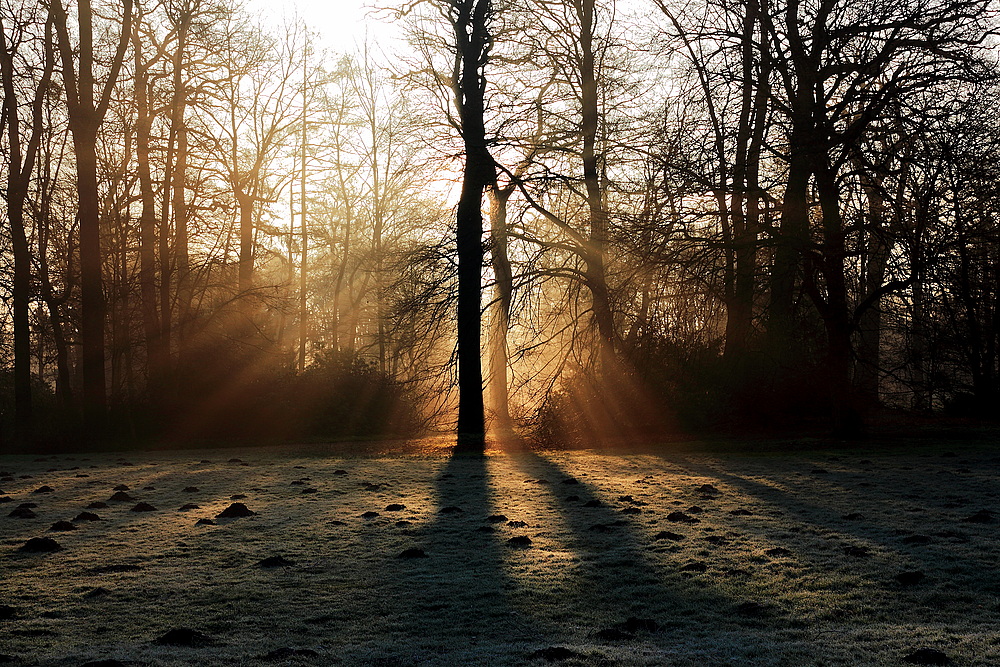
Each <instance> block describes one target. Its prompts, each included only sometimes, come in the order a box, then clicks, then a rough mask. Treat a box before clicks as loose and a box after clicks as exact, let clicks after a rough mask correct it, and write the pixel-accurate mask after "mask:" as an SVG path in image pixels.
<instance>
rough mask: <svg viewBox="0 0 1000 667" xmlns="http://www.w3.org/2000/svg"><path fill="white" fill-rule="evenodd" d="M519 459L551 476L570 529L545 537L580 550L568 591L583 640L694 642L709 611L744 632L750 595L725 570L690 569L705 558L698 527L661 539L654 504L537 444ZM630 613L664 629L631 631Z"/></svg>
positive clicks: (551, 498) (527, 469) (552, 508)
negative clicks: (622, 498) (608, 487)
mask: <svg viewBox="0 0 1000 667" xmlns="http://www.w3.org/2000/svg"><path fill="white" fill-rule="evenodd" d="M515 458H516V460H517V464H518V465H519V466H520V468H521V470H522V471H523V472H524V473H525V474H526V475H532V476H535V477H537V478H539V479H540V480H545V481H546V482H548V483H547V484H542V485H540V486H541V488H543V489H546V490H547V491H546V493H547V495H548V497H547V498H546V499H545V503H546V505H547V508H548V511H549V512H555V513H556V514H557V515H558V520H557V521H556V522H555V523H556V524H560V525H561V528H562V529H561V530H559V529H557V531H558V532H556V533H555V534H543V535H542V536H541V537H543V538H549V539H554V540H556V541H557V542H558V543H559V545H560V547H561V548H564V549H567V550H569V551H570V552H572V553H573V567H572V569H573V572H572V574H573V586H572V588H571V589H569V590H567V591H565V593H566V594H567V595H568V596H570V597H571V598H572V599H571V601H567V600H563V601H562V603H563V604H564V605H565V606H567V607H569V608H571V609H575V610H576V611H577V617H576V618H575V619H574V624H576V625H577V626H578V627H581V629H582V631H583V633H584V634H585V637H580V636H579V635H578V636H577V637H576V638H577V640H578V641H590V642H593V643H595V644H608V643H609V640H610V641H611V643H614V641H613V640H611V638H613V637H615V636H616V635H615V634H614V633H613V632H607V631H608V630H614V629H618V630H624V631H625V633H626V634H632V635H635V638H636V639H638V640H642V641H645V642H649V643H651V644H654V645H657V646H659V647H660V648H664V647H668V646H671V645H673V644H675V643H677V642H678V641H682V642H683V641H688V639H686V638H685V635H686V633H687V632H688V631H690V630H692V629H695V628H696V626H700V625H702V624H703V623H704V618H705V616H706V614H707V615H715V614H717V613H720V612H721V613H722V614H723V616H724V617H727V618H728V620H727V621H725V622H724V623H723V626H724V628H725V629H727V630H730V631H735V632H736V633H739V631H740V627H741V625H742V623H743V621H742V619H740V618H738V617H734V616H733V614H732V611H733V610H734V609H735V608H737V607H738V605H739V604H740V603H742V602H745V601H746V599H747V598H746V597H744V596H741V595H740V594H739V593H738V591H737V589H735V588H733V587H731V586H729V585H728V583H727V582H726V581H725V580H724V578H725V577H726V576H727V575H726V574H725V573H723V572H719V571H713V570H711V569H709V570H708V571H698V569H696V568H697V566H696V567H695V568H691V567H690V566H691V565H692V564H697V563H699V562H700V559H699V557H698V552H693V553H692V550H691V548H690V547H692V546H696V544H697V543H696V542H695V540H696V539H697V536H696V534H695V531H693V530H690V529H682V528H677V527H676V526H670V527H672V528H674V529H676V530H677V531H679V532H682V533H686V534H687V536H686V539H685V540H684V541H683V542H671V541H669V540H662V541H656V540H654V539H653V537H654V536H653V534H652V533H653V532H656V531H655V530H654V529H652V528H651V527H652V526H653V525H657V524H660V522H661V520H662V517H659V516H655V515H654V514H652V513H650V508H642V507H639V506H638V505H635V504H632V503H628V502H616V501H613V500H610V499H609V498H607V497H604V496H602V494H601V493H600V491H599V489H598V488H597V487H596V486H594V485H592V484H590V483H587V482H585V481H583V480H581V479H579V478H578V477H571V475H570V473H568V472H567V471H566V470H565V469H564V468H563V467H562V466H561V465H559V464H558V463H557V462H555V461H553V460H551V459H549V458H546V457H545V456H541V455H539V454H538V453H535V452H532V451H530V450H524V451H522V452H521V453H520V454H519V455H517V456H516V457H515ZM567 480H575V482H571V483H566V481H567ZM536 481H537V480H536ZM573 498H575V499H573ZM588 505H592V506H591V507H588ZM623 510H625V511H623ZM637 510H638V511H637ZM664 513H665V512H664ZM660 527H663V526H660ZM557 548H559V547H557ZM685 566H688V569H685ZM629 618H634V619H649V620H653V621H655V622H656V624H657V625H658V626H660V628H661V629H660V630H659V631H657V632H653V633H647V632H644V631H642V630H637V631H636V630H634V629H633V630H629V629H627V628H626V626H627V625H628V623H627V621H628V619H629ZM633 628H634V625H633ZM717 629H720V630H721V629H723V628H722V627H720V628H717ZM577 632H580V630H578V631H577ZM678 633H680V634H678ZM625 638H626V639H627V638H628V637H625ZM705 648H706V649H710V646H709V645H708V644H706V646H705Z"/></svg>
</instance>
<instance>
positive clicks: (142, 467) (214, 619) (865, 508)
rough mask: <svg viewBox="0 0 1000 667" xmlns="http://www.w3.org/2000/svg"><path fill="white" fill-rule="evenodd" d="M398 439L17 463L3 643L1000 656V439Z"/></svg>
mask: <svg viewBox="0 0 1000 667" xmlns="http://www.w3.org/2000/svg"><path fill="white" fill-rule="evenodd" d="M393 446H394V445H393V444H389V445H386V446H385V447H384V448H382V449H379V448H377V447H376V448H369V450H368V451H366V452H359V451H356V450H351V451H350V452H349V453H347V450H344V449H342V448H338V447H336V446H332V445H331V446H329V447H321V446H312V447H309V448H301V447H300V448H296V447H286V448H264V449H226V450H200V451H196V452H191V451H176V452H150V453H127V454H122V455H119V454H81V455H77V456H49V457H43V458H38V457H30V456H29V457H15V456H5V457H0V472H3V473H5V475H4V476H2V480H3V481H0V490H2V492H3V493H0V496H3V497H4V498H5V499H8V500H5V502H4V503H3V504H0V654H2V655H3V656H4V657H3V658H0V662H4V661H6V662H7V663H10V664H25V665H36V664H38V665H74V666H77V665H82V664H85V663H87V662H89V661H118V662H120V663H121V664H126V665H280V664H289V665H298V664H309V665H326V664H345V665H450V664H470V665H479V664H482V665H493V664H495V665H522V664H550V663H552V664H565V665H573V664H587V665H619V664H620V665H646V664H648V665H755V666H756V665H817V666H818V665H906V664H908V663H907V662H906V661H904V658H906V657H907V656H911V660H917V661H920V660H923V661H924V662H925V663H926V664H932V663H927V662H926V661H928V660H930V661H932V662H933V661H934V660H940V659H942V658H941V657H940V655H939V654H932V653H929V652H924V653H921V654H917V655H916V656H915V657H912V656H913V654H914V652H915V651H916V650H917V649H920V648H928V649H933V650H935V651H939V652H941V653H943V654H944V655H945V656H947V658H948V659H949V660H950V663H951V664H954V665H968V666H973V665H983V666H985V665H997V664H1000V598H998V595H1000V573H998V571H997V561H998V552H1000V539H998V536H997V523H998V522H1000V503H998V494H1000V477H998V474H997V473H998V469H1000V452H998V453H994V452H992V451H990V449H989V447H988V445H982V444H981V445H972V444H965V445H961V444H955V445H953V446H952V448H951V451H948V447H946V446H945V445H942V446H940V447H938V448H934V447H926V446H924V447H922V448H921V449H920V450H913V449H908V448H905V447H895V448H893V449H891V450H886V449H880V447H879V446H878V444H877V443H872V444H871V445H869V449H868V451H863V450H857V449H852V450H843V451H832V450H827V451H817V450H813V451H808V450H806V451H799V452H798V453H792V454H777V453H758V454H755V455H746V454H744V455H738V454H734V453H723V454H712V453H706V451H704V450H701V451H700V450H698V449H697V448H692V447H684V448H679V447H677V446H664V448H663V450H662V451H642V452H639V451H636V452H622V451H615V452H611V453H602V452H598V451H593V450H588V451H572V452H547V451H545V452H531V451H522V452H517V453H509V454H502V453H496V454H493V455H490V456H487V457H485V458H482V459H476V458H458V459H451V458H449V457H448V456H447V455H446V450H445V448H444V447H443V443H440V442H437V443H435V442H428V443H423V444H421V446H419V447H411V448H409V449H408V450H407V451H408V452H409V453H407V454H405V455H402V454H396V455H393V454H390V453H388V452H389V451H390V450H391V449H392V447H393ZM233 459H238V460H233ZM118 485H125V486H127V487H128V490H127V491H123V493H126V494H128V496H129V497H130V499H122V500H111V499H110V498H111V497H112V494H114V493H115V490H114V487H116V486H118ZM706 485H707V486H706ZM44 487H49V488H50V489H51V490H50V491H47V490H46V489H45V488H44ZM234 496H236V498H235V499H234V498H233V497H234ZM239 496H245V498H239ZM95 502H97V503H105V504H106V505H107V506H106V507H95V508H91V509H87V507H88V506H89V505H91V504H92V503H95ZM234 502H240V503H243V504H245V505H246V506H247V507H248V508H249V510H250V511H252V512H254V513H255V514H254V515H253V516H246V517H237V518H229V519H227V518H219V519H216V518H215V517H216V516H217V515H218V514H220V512H222V511H223V510H224V509H226V508H227V507H229V506H230V504H231V503H234ZM24 503H35V504H36V505H37V506H36V507H28V508H25V509H29V510H31V512H32V513H34V514H35V517H34V518H16V517H8V516H7V515H8V513H10V512H12V511H14V510H15V508H17V507H18V506H20V505H22V504H24ZM139 503H146V504H147V505H149V506H152V507H153V508H155V509H152V510H148V511H132V510H133V508H135V507H136V506H137V505H138V504H139ZM186 504H194V505H197V508H192V509H186V510H179V509H178V508H180V507H182V506H184V505H186ZM398 505H401V506H403V507H402V508H399V507H396V506H398ZM84 511H87V512H91V513H93V514H96V515H97V516H98V517H99V520H94V521H86V520H83V519H82V518H80V517H79V515H80V513H81V512H84ZM994 511H996V512H998V513H997V514H993V512H994ZM22 513H23V510H22ZM366 513H375V514H376V516H373V515H371V514H366ZM74 519H76V520H74ZM199 519H211V520H212V521H213V522H214V524H215V525H206V524H201V525H198V524H197V522H198V520H199ZM58 521H65V522H69V523H70V524H71V525H73V526H75V529H73V530H62V531H53V530H50V528H51V527H52V526H53V525H54V524H55V523H56V522H58ZM42 537H49V538H52V539H54V540H55V542H56V543H57V544H58V546H59V547H60V548H61V550H59V551H55V552H51V553H32V552H25V551H22V547H24V545H25V544H26V543H27V542H28V540H29V539H31V538H42ZM512 538H517V539H514V540H513V541H512ZM524 538H527V540H525V539H524ZM43 546H44V545H43ZM416 550H422V552H423V555H424V557H421V553H420V552H418V551H416ZM404 553H405V555H406V556H411V557H401V555H403V554H404ZM278 556H280V557H281V558H282V559H283V560H281V559H276V558H274V557H278ZM269 558H270V559H272V560H265V559H269ZM262 561H264V562H263V563H262ZM915 572H920V573H922V574H923V577H922V578H920V577H918V576H917V575H915V574H912V573H915ZM903 573H911V574H910V575H909V576H904V577H902V579H903V581H902V582H900V581H898V580H897V578H896V577H897V575H900V574H903ZM915 579H919V581H913V580H915ZM181 629H187V630H193V631H194V632H173V633H169V632H170V631H171V630H181ZM168 633H169V634H168ZM103 664H105V665H114V664H117V663H115V662H104V663H103Z"/></svg>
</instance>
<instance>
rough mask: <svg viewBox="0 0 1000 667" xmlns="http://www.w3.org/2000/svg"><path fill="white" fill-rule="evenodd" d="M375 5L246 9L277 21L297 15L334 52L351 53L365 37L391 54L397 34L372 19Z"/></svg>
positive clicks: (264, 2) (331, 0) (346, 1)
mask: <svg viewBox="0 0 1000 667" xmlns="http://www.w3.org/2000/svg"><path fill="white" fill-rule="evenodd" d="M374 4H376V0H277V1H276V0H249V2H248V8H249V9H250V10H251V11H255V12H260V13H261V14H262V15H263V16H264V17H266V18H273V19H274V20H276V21H280V20H281V18H282V16H288V17H293V16H295V15H296V14H298V15H299V16H301V17H302V18H304V19H305V22H306V24H307V25H308V26H309V27H310V28H311V29H312V30H314V31H315V32H316V33H317V34H319V35H320V38H321V39H322V40H323V45H324V46H325V47H326V48H328V49H331V50H333V51H338V52H345V51H351V50H353V47H354V45H355V44H356V43H357V44H360V43H361V42H363V41H364V39H365V35H366V33H367V35H368V36H369V38H370V39H371V41H373V42H375V43H376V44H377V45H378V46H379V47H381V48H382V49H383V50H391V48H392V47H393V46H394V42H395V40H396V38H397V36H398V30H397V29H396V28H395V26H393V25H392V23H391V22H389V21H388V20H386V19H382V20H379V19H378V18H376V17H375V16H373V15H372V11H373V10H372V5H374ZM382 4H384V3H382Z"/></svg>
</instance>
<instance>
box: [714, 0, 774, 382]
mask: <svg viewBox="0 0 1000 667" xmlns="http://www.w3.org/2000/svg"><path fill="white" fill-rule="evenodd" d="M760 13H761V6H760V4H759V3H758V2H756V0H751V1H750V2H749V3H748V4H747V8H746V14H745V16H744V26H743V43H742V70H743V71H742V74H743V90H742V103H741V109H740V120H739V126H738V128H737V139H736V144H737V146H736V164H735V166H734V169H733V182H734V183H733V184H734V193H733V198H732V199H733V204H732V219H733V223H732V224H733V244H734V255H735V262H734V263H735V271H734V273H735V275H734V277H733V280H734V284H733V290H732V295H731V299H730V301H729V303H728V304H727V309H726V347H725V351H724V357H725V359H726V361H727V363H728V365H729V366H730V368H731V369H732V370H733V371H734V372H735V373H734V375H735V377H734V379H736V381H737V383H738V384H739V385H741V389H742V383H743V382H744V381H745V379H746V378H745V377H743V376H744V371H745V367H746V361H747V355H748V353H749V351H750V343H751V339H752V338H753V335H754V326H753V315H754V294H755V292H756V283H757V238H758V234H759V233H760V155H761V148H762V146H763V140H764V131H765V128H766V124H767V104H768V99H769V96H770V87H769V85H768V79H769V77H770V59H769V52H768V46H767V42H766V39H761V44H762V45H761V46H759V47H758V45H757V41H756V40H755V38H754V37H755V33H756V31H757V30H758V28H759V29H760V32H761V34H762V35H763V33H764V29H763V25H762V22H761V20H760ZM755 53H759V56H760V70H759V72H757V76H756V78H755V77H754V54H755Z"/></svg>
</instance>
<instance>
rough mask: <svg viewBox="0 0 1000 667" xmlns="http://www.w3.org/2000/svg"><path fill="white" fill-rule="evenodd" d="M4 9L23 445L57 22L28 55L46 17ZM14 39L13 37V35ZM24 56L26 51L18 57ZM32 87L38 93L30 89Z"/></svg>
mask: <svg viewBox="0 0 1000 667" xmlns="http://www.w3.org/2000/svg"><path fill="white" fill-rule="evenodd" d="M6 10H7V6H6V5H5V6H3V7H2V8H0V76H2V80H3V118H4V121H3V124H5V125H6V129H7V145H6V148H7V164H6V172H7V188H6V196H5V200H6V203H7V220H8V222H9V225H10V236H11V246H12V249H13V254H14V280H13V285H12V292H13V302H14V303H13V314H14V408H15V435H16V437H17V438H18V439H19V440H21V441H27V440H30V438H31V428H32V400H31V329H30V324H29V302H30V300H31V297H32V294H31V273H32V271H31V259H32V257H31V250H30V248H29V245H28V235H27V233H26V231H25V204H26V200H27V198H28V195H29V191H30V188H31V179H32V177H33V175H34V173H35V164H36V162H37V158H38V152H39V148H40V145H41V141H42V134H43V130H44V125H43V122H44V111H45V108H44V104H45V96H46V95H47V93H48V87H49V81H50V80H51V78H52V71H53V68H54V66H55V63H54V53H53V50H52V40H51V33H52V21H51V19H49V20H46V21H44V28H43V33H44V35H43V37H42V40H41V44H42V45H43V52H42V53H41V54H37V53H31V54H24V53H23V51H25V50H27V49H26V45H27V44H30V43H31V42H32V33H33V32H34V31H37V30H38V28H39V25H40V23H41V22H42V21H41V18H40V17H39V16H33V15H31V14H22V15H18V14H14V13H11V14H10V15H8V14H7V11H6ZM8 35H9V37H8ZM19 52H21V53H19ZM39 55H41V58H42V67H41V71H40V72H39V73H38V74H37V75H36V77H32V78H31V79H29V80H27V81H25V80H19V78H20V77H19V74H20V72H21V71H30V70H31V68H30V66H24V67H23V70H22V63H25V61H27V63H26V64H30V63H31V60H32V57H38V56H39ZM25 86H26V87H28V93H29V94H30V97H29V99H28V100H27V107H28V112H29V113H28V118H27V119H26V122H24V121H22V114H21V112H22V109H21V107H22V105H24V104H25V102H24V101H23V97H24V96H25V92H24V90H23V87H25ZM31 87H33V88H34V90H31Z"/></svg>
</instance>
